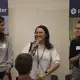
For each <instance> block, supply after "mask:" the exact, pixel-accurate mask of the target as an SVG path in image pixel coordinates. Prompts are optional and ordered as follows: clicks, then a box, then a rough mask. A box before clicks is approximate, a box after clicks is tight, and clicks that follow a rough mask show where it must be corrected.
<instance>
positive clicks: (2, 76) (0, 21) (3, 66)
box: [0, 16, 13, 80]
mask: <svg viewBox="0 0 80 80" xmlns="http://www.w3.org/2000/svg"><path fill="white" fill-rule="evenodd" d="M4 25H5V20H4V18H3V17H2V16H0V80H9V78H10V80H11V77H9V76H10V75H9V74H10V69H11V67H12V65H13V52H12V46H11V42H10V39H9V38H8V36H6V35H5V34H4V29H5V27H4Z"/></svg>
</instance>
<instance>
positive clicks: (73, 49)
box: [69, 20, 80, 80]
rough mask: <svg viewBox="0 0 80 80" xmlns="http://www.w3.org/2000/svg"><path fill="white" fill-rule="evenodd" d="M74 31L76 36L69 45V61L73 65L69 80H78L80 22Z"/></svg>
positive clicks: (79, 70)
mask: <svg viewBox="0 0 80 80" xmlns="http://www.w3.org/2000/svg"><path fill="white" fill-rule="evenodd" d="M75 29H76V33H77V34H76V38H74V39H73V40H72V41H71V43H70V55H69V61H70V63H71V64H72V65H73V67H72V78H71V80H80V20H79V21H78V22H77V24H76V27H75Z"/></svg>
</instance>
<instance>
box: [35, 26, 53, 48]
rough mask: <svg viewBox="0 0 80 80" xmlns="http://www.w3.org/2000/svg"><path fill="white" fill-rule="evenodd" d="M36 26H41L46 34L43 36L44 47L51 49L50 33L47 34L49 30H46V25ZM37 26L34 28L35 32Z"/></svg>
mask: <svg viewBox="0 0 80 80" xmlns="http://www.w3.org/2000/svg"><path fill="white" fill-rule="evenodd" d="M37 28H42V29H43V30H44V32H45V34H46V37H45V47H46V48H47V49H52V48H53V45H52V44H51V43H50V35H49V31H48V29H47V27H46V26H44V25H40V26H38V27H37ZM37 28H36V29H35V33H36V30H37Z"/></svg>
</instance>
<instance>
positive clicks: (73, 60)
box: [70, 55, 79, 63]
mask: <svg viewBox="0 0 80 80" xmlns="http://www.w3.org/2000/svg"><path fill="white" fill-rule="evenodd" d="M78 59H79V56H78V55H77V56H75V57H72V58H70V63H74V62H75V61H76V60H78Z"/></svg>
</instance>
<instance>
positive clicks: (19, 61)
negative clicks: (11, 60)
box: [15, 53, 33, 75]
mask: <svg viewBox="0 0 80 80" xmlns="http://www.w3.org/2000/svg"><path fill="white" fill-rule="evenodd" d="M32 62H33V59H32V56H31V55H30V54H27V53H21V54H19V55H18V56H17V58H16V60H15V68H16V69H17V71H18V73H19V75H28V74H29V73H30V71H31V69H32Z"/></svg>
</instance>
